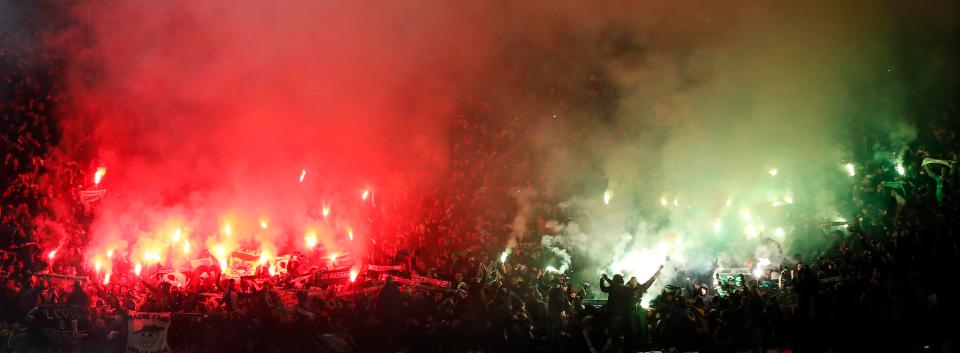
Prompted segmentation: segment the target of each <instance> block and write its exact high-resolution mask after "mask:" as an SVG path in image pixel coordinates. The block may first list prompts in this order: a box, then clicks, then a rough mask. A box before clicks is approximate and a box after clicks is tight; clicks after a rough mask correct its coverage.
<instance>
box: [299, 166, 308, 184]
mask: <svg viewBox="0 0 960 353" xmlns="http://www.w3.org/2000/svg"><path fill="white" fill-rule="evenodd" d="M306 176H307V170H306V169H301V170H300V182H301V183H302V182H303V178H304V177H306Z"/></svg>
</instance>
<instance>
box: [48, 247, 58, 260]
mask: <svg viewBox="0 0 960 353" xmlns="http://www.w3.org/2000/svg"><path fill="white" fill-rule="evenodd" d="M47 257H48V258H50V260H53V258H54V257H57V250H56V249H54V250H51V251H50V253H49V254H47Z"/></svg>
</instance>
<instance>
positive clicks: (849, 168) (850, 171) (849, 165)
mask: <svg viewBox="0 0 960 353" xmlns="http://www.w3.org/2000/svg"><path fill="white" fill-rule="evenodd" d="M847 174H850V176H855V175H857V170H856V169H855V168H854V167H853V163H847Z"/></svg>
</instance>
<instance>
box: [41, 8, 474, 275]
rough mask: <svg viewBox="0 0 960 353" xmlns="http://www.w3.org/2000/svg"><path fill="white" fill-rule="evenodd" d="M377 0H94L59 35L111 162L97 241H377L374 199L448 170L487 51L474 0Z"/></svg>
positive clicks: (144, 257)
mask: <svg viewBox="0 0 960 353" xmlns="http://www.w3.org/2000/svg"><path fill="white" fill-rule="evenodd" d="M377 7H379V8H376V9H374V10H372V11H371V7H370V6H360V5H354V4H350V3H345V2H313V1H294V2H260V1H239V2H238V1H209V2H195V1H158V2H143V1H110V2H107V3H100V2H87V3H81V4H79V5H78V6H77V7H76V8H75V9H74V12H75V14H76V16H74V18H75V19H76V20H77V21H78V25H77V26H75V27H74V28H73V31H71V32H66V33H61V34H60V36H59V38H60V42H59V45H60V46H63V47H67V48H69V49H68V50H67V51H68V57H69V58H70V63H69V65H68V68H69V69H68V72H67V74H68V77H69V80H68V83H69V87H68V90H69V92H70V97H71V102H70V106H69V108H68V109H67V114H66V115H67V118H66V121H65V122H64V125H65V126H66V132H65V135H66V140H67V141H77V140H80V138H78V137H77V136H81V135H84V134H89V138H90V142H91V144H92V145H93V146H95V152H94V153H93V156H91V157H92V158H91V159H94V160H95V165H94V166H92V168H95V167H97V166H105V167H107V168H108V169H109V171H110V172H109V174H106V175H105V176H104V177H103V181H102V183H101V184H100V186H101V187H103V188H105V189H106V190H107V194H106V196H105V197H104V198H103V199H102V200H101V201H100V203H99V205H98V207H97V214H96V217H95V220H94V222H93V225H92V228H91V230H90V231H91V235H92V236H91V238H92V244H91V249H90V251H91V253H92V254H93V255H94V256H100V257H105V255H104V254H105V253H106V251H108V250H113V249H116V250H118V251H120V252H121V253H124V252H126V253H129V254H130V257H131V259H132V260H133V261H135V262H140V261H146V262H150V261H154V260H156V261H162V262H166V261H168V260H172V261H173V262H180V263H183V262H184V261H185V260H187V259H189V258H192V257H196V256H198V254H197V251H199V250H200V249H202V248H207V249H210V252H211V253H214V252H215V250H214V249H216V248H218V247H221V246H223V247H226V249H225V251H226V252H227V253H229V250H230V249H232V248H236V247H244V246H260V247H263V248H264V249H269V251H271V252H272V253H273V254H277V253H279V252H280V251H286V250H292V249H303V248H304V247H306V242H307V240H306V239H305V237H306V236H307V235H306V234H308V233H316V234H317V235H318V237H319V238H320V239H319V243H320V244H321V245H326V246H327V247H332V248H339V247H344V246H351V247H357V248H362V245H358V244H365V243H366V241H367V240H368V239H365V234H367V231H368V229H366V227H367V224H366V220H367V217H366V212H367V211H368V209H369V205H370V204H371V203H372V202H376V201H377V200H378V199H380V200H384V199H387V198H390V197H396V196H398V195H402V194H404V193H407V192H412V191H415V190H418V189H419V188H421V187H424V186H425V185H429V183H430V182H431V180H432V178H434V177H435V176H436V175H440V174H441V173H442V172H443V171H444V169H445V166H446V160H447V156H446V155H447V148H448V147H447V146H448V143H447V140H446V139H447V136H446V128H447V126H448V123H447V121H448V120H449V119H450V117H451V116H453V115H454V113H455V112H454V109H455V106H456V104H455V102H456V101H457V100H458V99H459V96H460V94H461V93H462V86H461V85H460V84H459V82H461V81H462V80H463V78H464V77H467V76H471V75H475V74H476V72H478V71H479V68H480V67H481V66H483V65H484V64H483V63H484V61H485V58H484V54H483V51H482V50H481V48H480V46H479V45H476V44H475V43H479V42H482V41H474V40H471V38H476V36H477V33H479V32H474V30H473V29H468V28H469V27H467V26H463V25H461V24H458V22H461V21H465V19H466V17H464V16H462V15H461V16H457V13H458V12H450V11H443V12H438V11H431V10H430V7H431V5H429V4H420V5H417V6H411V4H401V3H395V4H389V3H387V4H378V5H377ZM463 14H465V13H463ZM451 15H452V16H451ZM468 81H469V80H468ZM67 145H69V143H68V144H67ZM303 171H305V173H303ZM91 175H92V170H91ZM301 175H303V181H302V182H300V180H299V179H300V178H301ZM89 179H90V180H91V182H90V183H92V179H93V178H89ZM88 187H93V185H88ZM368 189H369V190H371V193H372V195H371V196H372V197H370V198H369V199H365V198H362V197H361V195H362V193H363V192H364V190H368ZM326 207H329V208H330V215H329V217H327V216H326V213H327V212H326V211H323V210H322V209H323V208H326ZM261 223H264V224H268V227H264V226H262V225H261ZM227 228H229V230H227ZM348 231H349V233H351V234H349V235H350V236H352V233H356V236H357V238H358V239H357V240H358V241H356V242H351V241H350V240H349V239H348V238H347V237H348V234H347V233H348ZM175 233H176V234H179V235H178V236H174V235H173V234H175ZM341 233H342V234H341ZM345 239H346V240H345ZM348 244H352V245H348ZM355 250H361V249H355Z"/></svg>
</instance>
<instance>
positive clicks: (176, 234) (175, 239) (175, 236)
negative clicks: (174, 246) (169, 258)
mask: <svg viewBox="0 0 960 353" xmlns="http://www.w3.org/2000/svg"><path fill="white" fill-rule="evenodd" d="M182 237H183V230H181V229H180V228H177V230H174V231H173V234H172V235H170V240H171V241H173V242H174V243H176V242H179V241H180V238H182Z"/></svg>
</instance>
